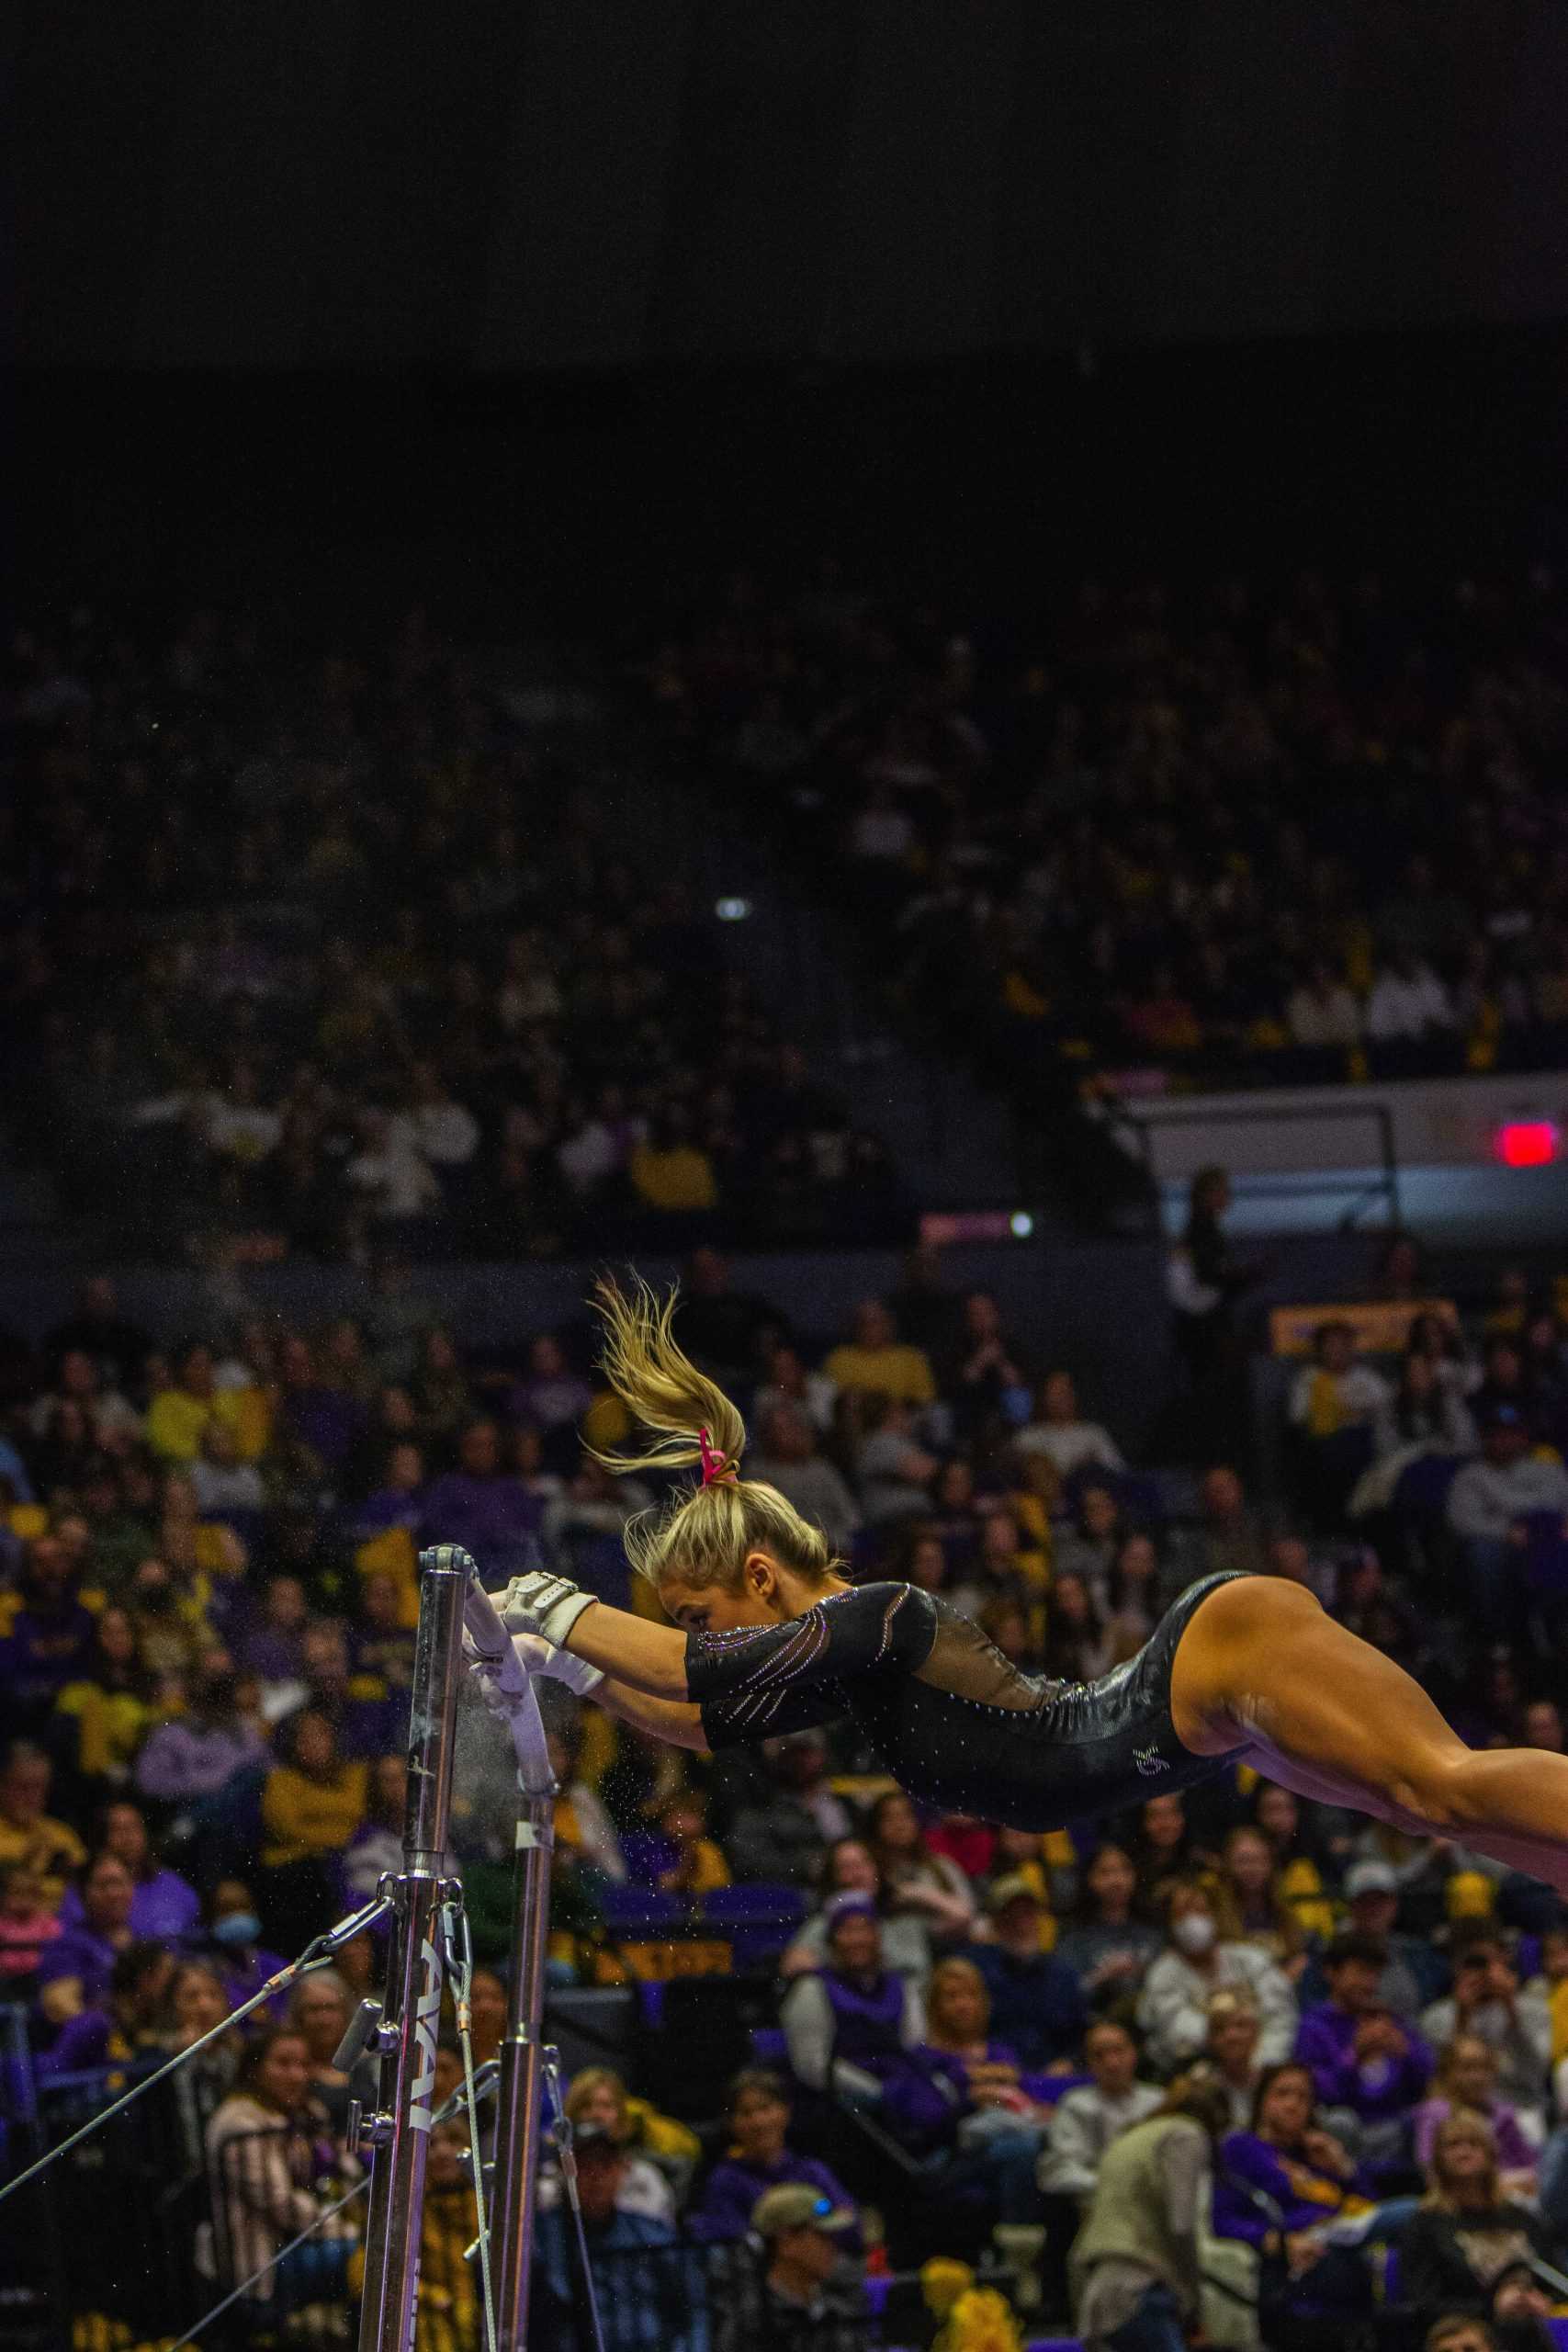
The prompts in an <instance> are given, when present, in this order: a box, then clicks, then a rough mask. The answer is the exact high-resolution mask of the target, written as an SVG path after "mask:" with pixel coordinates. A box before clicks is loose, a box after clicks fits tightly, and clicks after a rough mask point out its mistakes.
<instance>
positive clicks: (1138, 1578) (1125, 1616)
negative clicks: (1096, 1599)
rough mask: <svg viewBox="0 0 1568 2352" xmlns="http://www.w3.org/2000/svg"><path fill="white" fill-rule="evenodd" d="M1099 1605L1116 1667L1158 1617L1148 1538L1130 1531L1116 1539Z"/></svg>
mask: <svg viewBox="0 0 1568 2352" xmlns="http://www.w3.org/2000/svg"><path fill="white" fill-rule="evenodd" d="M1091 1589H1092V1588H1091ZM1101 1606H1102V1608H1103V1610H1104V1611H1105V1639H1106V1644H1107V1646H1108V1648H1109V1652H1110V1656H1111V1663H1112V1664H1113V1665H1116V1666H1120V1665H1122V1664H1123V1663H1124V1661H1125V1660H1126V1659H1128V1658H1130V1657H1135V1656H1136V1655H1137V1653H1138V1651H1139V1650H1141V1649H1142V1648H1143V1646H1144V1644H1145V1642H1146V1641H1147V1640H1148V1638H1149V1635H1150V1634H1152V1633H1153V1632H1154V1629H1155V1626H1156V1623H1157V1622H1158V1619H1159V1554H1158V1553H1157V1552H1156V1549H1155V1546H1154V1541H1153V1538H1152V1537H1150V1536H1148V1535H1145V1534H1143V1533H1142V1532H1138V1531H1135V1530H1134V1531H1129V1532H1125V1533H1123V1534H1122V1536H1121V1537H1120V1538H1119V1539H1118V1542H1117V1544H1116V1551H1115V1556H1114V1558H1113V1559H1112V1561H1111V1574H1110V1577H1108V1579H1107V1581H1106V1586H1105V1592H1104V1596H1103V1600H1102V1601H1101Z"/></svg>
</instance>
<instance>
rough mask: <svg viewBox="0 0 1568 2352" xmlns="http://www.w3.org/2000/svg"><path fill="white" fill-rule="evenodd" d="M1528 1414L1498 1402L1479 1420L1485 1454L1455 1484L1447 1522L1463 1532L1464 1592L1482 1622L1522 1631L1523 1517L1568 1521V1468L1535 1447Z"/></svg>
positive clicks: (1498, 1631) (1502, 1630) (1500, 1630)
mask: <svg viewBox="0 0 1568 2352" xmlns="http://www.w3.org/2000/svg"><path fill="white" fill-rule="evenodd" d="M1529 1444H1530V1441H1529V1428H1528V1426H1527V1424H1526V1421H1525V1418H1524V1415H1523V1414H1522V1413H1521V1412H1520V1410H1519V1409H1518V1408H1517V1406H1514V1405H1506V1404H1503V1405H1497V1406H1495V1407H1494V1408H1493V1409H1492V1410H1491V1411H1490V1412H1489V1413H1488V1414H1486V1416H1485V1417H1484V1419H1483V1421H1482V1428H1481V1459H1480V1460H1479V1461H1478V1462H1467V1463H1466V1464H1465V1465H1464V1467H1463V1469H1462V1470H1461V1472H1460V1473H1459V1476H1457V1477H1456V1478H1455V1480H1454V1482H1453V1485H1452V1486H1451V1487H1450V1488H1449V1499H1448V1515H1449V1525H1450V1528H1452V1530H1453V1532H1454V1534H1455V1535H1456V1536H1457V1537H1458V1539H1459V1544H1460V1548H1461V1553H1462V1555H1463V1559H1464V1568H1465V1586H1464V1589H1465V1593H1466V1596H1467V1599H1468V1600H1469V1603H1470V1606H1471V1609H1472V1612H1473V1614H1474V1615H1475V1616H1476V1617H1477V1618H1478V1619H1479V1621H1480V1623H1481V1625H1482V1627H1483V1630H1484V1631H1485V1632H1487V1633H1488V1634H1492V1635H1494V1636H1495V1637H1498V1638H1503V1637H1508V1636H1511V1635H1514V1634H1517V1632H1518V1631H1519V1629H1520V1620H1521V1615H1522V1611H1523V1608H1524V1600H1525V1570H1526V1562H1527V1552H1526V1540H1527V1539H1526V1533H1525V1528H1524V1521H1526V1520H1528V1519H1529V1517H1530V1516H1531V1515H1532V1514H1533V1513H1535V1512H1538V1511H1539V1512H1550V1513H1552V1514H1554V1515H1556V1516H1557V1517H1558V1518H1559V1519H1560V1520H1563V1521H1568V1470H1565V1469H1564V1468H1563V1466H1562V1463H1561V1462H1556V1461H1549V1460H1546V1459H1545V1458H1543V1457H1541V1456H1539V1455H1534V1454H1532V1453H1530V1450H1529Z"/></svg>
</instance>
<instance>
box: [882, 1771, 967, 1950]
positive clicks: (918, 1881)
mask: <svg viewBox="0 0 1568 2352" xmlns="http://www.w3.org/2000/svg"><path fill="white" fill-rule="evenodd" d="M866 1843H867V1845H868V1846H869V1847H870V1849H871V1852H872V1857H873V1860H874V1862H875V1864H876V1867H877V1870H878V1872H879V1873H880V1876H881V1881H882V1887H883V1899H884V1901H885V1903H886V1906H887V1908H888V1910H889V1912H892V1913H897V1912H900V1911H912V1912H914V1913H915V1914H916V1915H917V1917H919V1918H921V1919H923V1920H924V1922H925V1924H926V1928H927V1930H928V1932H929V1934H930V1936H931V1941H932V1943H933V1944H935V1945H937V1946H939V1947H940V1946H942V1945H943V1944H958V1943H963V1942H964V1941H965V1940H966V1939H967V1938H968V1937H969V1936H970V1934H971V1933H972V1931H973V1929H974V1926H975V1921H976V1902H975V1890H974V1888H973V1887H972V1886H971V1885H970V1883H969V1881H968V1879H967V1878H966V1877H965V1875H964V1871H962V1870H961V1869H960V1868H959V1866H958V1864H957V1863H956V1862H954V1861H953V1860H952V1859H951V1858H950V1857H949V1856H948V1855H946V1854H939V1853H933V1852H932V1850H931V1845H930V1843H929V1841H928V1839H927V1838H926V1834H925V1831H924V1830H923V1829H922V1828H921V1826H920V1817H919V1814H918V1813H917V1812H916V1811H915V1808H914V1806H913V1805H912V1804H910V1802H909V1800H908V1797H907V1796H906V1795H905V1794H904V1792H903V1791H902V1790H901V1789H890V1790H888V1791H887V1792H886V1795H884V1796H880V1797H878V1799H877V1800H876V1803H875V1804H874V1805H873V1807H872V1809H871V1815H870V1819H869V1821H868V1823H867V1826H866Z"/></svg>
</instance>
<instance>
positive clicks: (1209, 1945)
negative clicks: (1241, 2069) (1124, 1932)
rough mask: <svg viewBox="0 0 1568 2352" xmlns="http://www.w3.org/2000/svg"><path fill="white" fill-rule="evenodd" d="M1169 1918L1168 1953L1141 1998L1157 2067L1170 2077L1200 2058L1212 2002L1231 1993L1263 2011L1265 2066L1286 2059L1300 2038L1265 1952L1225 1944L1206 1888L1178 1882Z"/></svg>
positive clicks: (1141, 2020)
mask: <svg viewBox="0 0 1568 2352" xmlns="http://www.w3.org/2000/svg"><path fill="white" fill-rule="evenodd" d="M1164 1911H1165V1922H1166V1934H1167V1939H1168V1940H1167V1944H1166V1949H1165V1950H1164V1951H1162V1952H1161V1953H1160V1955H1159V1957H1158V1959H1157V1960H1156V1961H1155V1962H1153V1963H1152V1965H1151V1966H1150V1968H1149V1970H1148V1973H1147V1974H1146V1975H1145V1978H1144V1983H1143V1989H1142V1991H1141V1992H1140V1993H1139V1995H1138V2010H1137V2017H1138V2025H1139V2028H1140V2030H1141V2031H1142V2032H1143V2034H1144V2037H1145V2046H1146V2048H1147V2051H1148V2055H1149V2063H1150V2064H1151V2065H1152V2066H1154V2067H1155V2068H1156V2071H1157V2072H1159V2073H1162V2074H1170V2073H1174V2072H1175V2071H1176V2069H1177V2068H1178V2067H1179V2066H1182V2065H1185V2064H1190V2061H1191V2060H1192V2059H1194V2058H1195V2057H1196V2056H1197V2055H1198V2053H1199V2052H1200V2051H1201V2049H1202V2047H1203V2043H1204V2041H1205V2040H1206V2038H1207V2035H1208V2030H1209V2018H1208V2010H1209V2003H1210V2000H1211V1999H1212V1998H1213V1995H1214V1994H1215V1993H1217V1992H1219V1991H1220V1990H1221V1989H1222V1987H1227V1986H1228V1987H1233V1988H1239V1989H1243V1990H1245V1991H1246V1992H1247V1996H1248V1997H1249V1998H1250V1999H1251V2001H1252V2002H1253V2005H1254V2007H1256V2008H1257V2010H1258V2019H1259V2035H1258V2056H1259V2058H1260V2060H1261V2061H1262V2063H1263V2064H1265V2065H1271V2064H1274V2063H1275V2062H1276V2061H1277V2060H1279V2059H1280V2058H1282V2057H1284V2056H1285V2055H1286V2054H1287V2053H1288V2052H1289V2050H1290V2047H1291V2043H1292V2039H1293V2038H1294V2034H1295V2030H1296V2005H1295V2001H1294V1999H1293V1997H1292V1993H1291V1988H1290V1985H1289V1983H1288V1982H1287V1981H1286V1979H1285V1977H1284V1976H1283V1975H1281V1973H1280V1970H1279V1969H1278V1967H1276V1965H1275V1963H1274V1962H1273V1961H1271V1960H1270V1959H1269V1956H1268V1954H1267V1952H1265V1951H1260V1950H1259V1949H1258V1946H1257V1945H1256V1944H1252V1943H1242V1942H1237V1941H1235V1939H1223V1938H1222V1937H1221V1934H1220V1923H1219V1920H1218V1917H1216V1914H1215V1909H1214V1901H1213V1896H1212V1895H1211V1894H1210V1892H1209V1890H1208V1888H1207V1886H1206V1885H1205V1884H1204V1883H1202V1882H1201V1880H1198V1879H1177V1880H1174V1881H1173V1882H1172V1883H1171V1884H1170V1888H1169V1892H1168V1894H1167V1895H1166V1897H1165V1902H1164Z"/></svg>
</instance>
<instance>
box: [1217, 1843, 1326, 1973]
mask: <svg viewBox="0 0 1568 2352" xmlns="http://www.w3.org/2000/svg"><path fill="white" fill-rule="evenodd" d="M1279 1879H1280V1872H1279V1865H1278V1863H1277V1862H1276V1860H1275V1858H1274V1849H1273V1847H1272V1846H1271V1845H1270V1844H1269V1840H1268V1838H1265V1836H1264V1835H1263V1832H1262V1830H1261V1829H1257V1828H1253V1827H1250V1826H1248V1825H1247V1823H1246V1822H1238V1823H1237V1825H1236V1826H1235V1828H1234V1829H1232V1830H1231V1831H1229V1833H1228V1834H1227V1836H1226V1838H1225V1842H1224V1848H1223V1849H1222V1852H1221V1879H1220V1892H1221V1896H1222V1899H1223V1900H1224V1902H1225V1903H1226V1904H1227V1905H1228V1908H1229V1910H1230V1912H1231V1915H1232V1917H1231V1918H1230V1920H1229V1922H1228V1923H1227V1924H1228V1925H1229V1926H1230V1928H1231V1930H1232V1933H1233V1934H1234V1935H1235V1936H1236V1937H1237V1938H1239V1939H1240V1940H1241V1941H1242V1942H1244V1943H1251V1944H1256V1945H1257V1946H1258V1949H1259V1950H1260V1951H1265V1952H1267V1953H1268V1955H1269V1959H1270V1960H1271V1961H1272V1962H1274V1964H1275V1966H1276V1967H1277V1968H1278V1969H1279V1970H1280V1973H1282V1974H1283V1975H1284V1976H1285V1977H1286V1978H1287V1979H1288V1980H1289V1981H1290V1982H1292V1983H1294V1981H1295V1980H1296V1979H1297V1978H1298V1977H1299V1976H1300V1974H1301V1972H1302V1970H1303V1967H1304V1966H1305V1964H1306V1934H1305V1930H1304V1929H1303V1927H1302V1924H1301V1922H1300V1920H1299V1919H1298V1918H1297V1917H1296V1915H1295V1913H1294V1911H1293V1910H1292V1907H1291V1905H1290V1904H1289V1902H1288V1901H1287V1900H1286V1898H1285V1896H1284V1894H1282V1893H1281V1891H1280V1883H1279Z"/></svg>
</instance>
